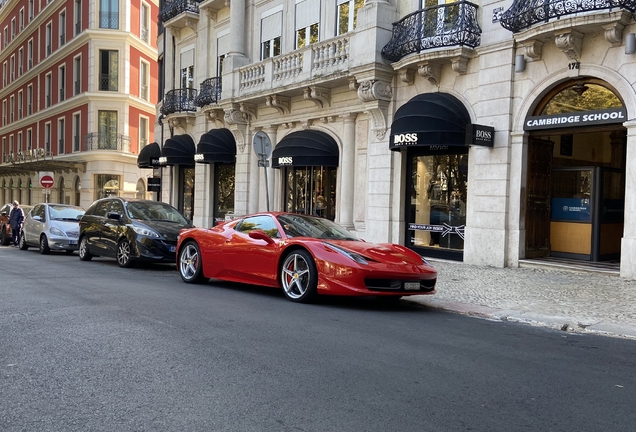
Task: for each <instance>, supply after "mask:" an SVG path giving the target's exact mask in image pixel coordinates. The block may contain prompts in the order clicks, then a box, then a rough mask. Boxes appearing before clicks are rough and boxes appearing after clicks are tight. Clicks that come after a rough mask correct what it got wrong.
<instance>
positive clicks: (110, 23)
mask: <svg viewBox="0 0 636 432" xmlns="http://www.w3.org/2000/svg"><path fill="white" fill-rule="evenodd" d="M99 28H103V29H118V28H119V12H102V11H100V12H99Z"/></svg>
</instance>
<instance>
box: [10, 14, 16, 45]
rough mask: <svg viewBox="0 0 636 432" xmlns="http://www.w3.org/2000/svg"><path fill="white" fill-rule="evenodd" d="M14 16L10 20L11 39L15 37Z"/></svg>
mask: <svg viewBox="0 0 636 432" xmlns="http://www.w3.org/2000/svg"><path fill="white" fill-rule="evenodd" d="M15 34H16V33H15V18H13V19H12V20H11V40H13V39H15Z"/></svg>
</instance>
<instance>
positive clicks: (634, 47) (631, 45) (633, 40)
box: [625, 33, 636, 54]
mask: <svg viewBox="0 0 636 432" xmlns="http://www.w3.org/2000/svg"><path fill="white" fill-rule="evenodd" d="M634 53H636V34H634V33H627V36H625V54H634Z"/></svg>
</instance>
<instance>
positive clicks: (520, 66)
mask: <svg viewBox="0 0 636 432" xmlns="http://www.w3.org/2000/svg"><path fill="white" fill-rule="evenodd" d="M634 42H636V41H634ZM524 70H526V57H525V56H524V55H523V54H517V56H516V57H515V72H517V73H519V72H523V71H524Z"/></svg>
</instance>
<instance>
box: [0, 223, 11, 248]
mask: <svg viewBox="0 0 636 432" xmlns="http://www.w3.org/2000/svg"><path fill="white" fill-rule="evenodd" d="M10 242H11V237H9V236H8V235H7V227H6V225H5V226H3V227H2V234H0V244H1V245H2V246H9V243H10Z"/></svg>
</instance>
